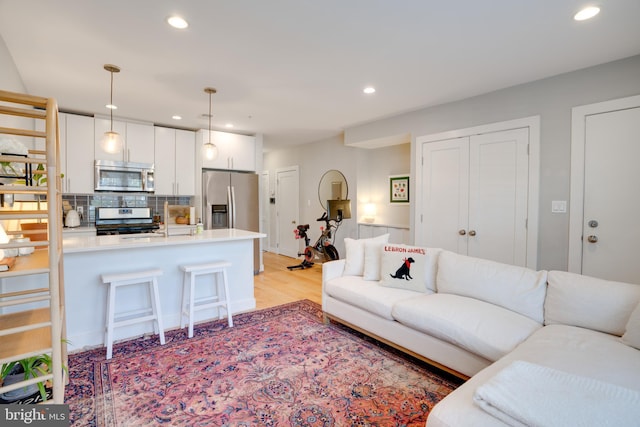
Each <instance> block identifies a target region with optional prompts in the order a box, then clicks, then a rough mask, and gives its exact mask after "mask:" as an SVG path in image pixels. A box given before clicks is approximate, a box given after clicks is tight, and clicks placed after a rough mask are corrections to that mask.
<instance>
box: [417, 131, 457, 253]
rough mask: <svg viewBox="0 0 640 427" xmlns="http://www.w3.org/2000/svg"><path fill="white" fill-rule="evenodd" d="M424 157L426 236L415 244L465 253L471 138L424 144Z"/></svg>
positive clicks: (423, 183)
mask: <svg viewBox="0 0 640 427" xmlns="http://www.w3.org/2000/svg"><path fill="white" fill-rule="evenodd" d="M422 158H423V161H424V164H423V167H422V183H421V184H422V189H423V191H424V198H423V206H422V224H423V226H422V230H423V235H422V237H421V241H420V242H416V243H418V244H421V245H424V246H429V247H434V248H443V249H447V250H450V251H453V252H457V253H462V254H466V253H467V236H466V232H467V231H466V230H467V221H468V217H469V213H468V202H469V138H466V137H465V138H454V139H449V140H444V141H437V142H429V143H425V144H423V145H422ZM462 233H464V234H462Z"/></svg>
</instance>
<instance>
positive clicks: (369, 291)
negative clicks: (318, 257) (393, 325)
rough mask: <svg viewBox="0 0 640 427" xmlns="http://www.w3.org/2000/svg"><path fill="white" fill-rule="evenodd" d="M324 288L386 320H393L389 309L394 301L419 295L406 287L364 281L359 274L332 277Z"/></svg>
mask: <svg viewBox="0 0 640 427" xmlns="http://www.w3.org/2000/svg"><path fill="white" fill-rule="evenodd" d="M324 290H325V293H327V294H328V295H329V296H331V297H333V298H335V299H338V300H341V301H344V302H346V303H349V304H351V305H353V306H355V307H358V308H361V309H363V310H366V311H368V312H370V313H373V314H376V315H378V316H381V317H383V318H385V319H388V320H393V316H391V309H392V308H393V305H394V304H395V303H396V302H398V301H401V300H403V299H411V298H415V296H416V295H421V294H419V293H417V292H414V291H408V290H406V289H395V288H385V287H383V286H380V285H379V284H378V282H370V281H366V280H363V279H362V277H359V276H342V277H338V278H336V279H332V280H330V281H328V282H327V283H325V285H324Z"/></svg>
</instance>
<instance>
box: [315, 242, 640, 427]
mask: <svg viewBox="0 0 640 427" xmlns="http://www.w3.org/2000/svg"><path fill="white" fill-rule="evenodd" d="M385 239H386V236H381V237H379V238H375V239H362V240H353V239H345V246H346V248H347V257H346V259H342V260H337V261H332V262H329V263H325V264H324V265H323V288H322V292H323V294H322V306H323V310H324V313H325V316H326V317H327V318H328V319H332V320H334V321H338V322H341V323H344V324H346V325H348V326H351V327H353V328H355V329H357V330H360V331H362V332H364V333H366V334H368V335H371V336H373V337H375V338H377V339H379V340H381V341H383V342H387V343H389V344H391V345H393V346H395V347H397V348H400V349H402V350H404V351H406V352H408V353H410V354H413V355H415V356H418V357H420V358H421V359H423V360H426V361H428V362H429V363H432V364H434V365H435V366H438V367H440V368H442V369H445V370H447V371H449V372H452V373H454V374H456V375H458V376H460V377H463V378H467V377H471V378H470V379H468V381H466V382H465V383H464V384H463V385H462V386H460V387H459V388H458V389H457V390H455V391H454V392H453V393H451V394H450V395H449V396H447V397H446V398H445V399H444V400H442V401H441V402H440V403H438V404H437V405H436V406H435V407H434V408H433V409H432V411H431V413H430V415H429V419H428V422H427V426H429V427H441V426H479V425H481V426H493V425H496V426H504V425H535V424H536V423H539V424H538V425H625V424H626V425H640V350H639V348H640V286H639V285H634V284H628V283H621V282H612V281H605V280H601V279H595V278H591V277H586V276H581V275H577V274H573V273H567V272H561V271H550V272H546V271H533V270H530V269H526V268H522V267H516V266H511V265H506V264H501V263H497V262H493V261H488V260H482V259H478V258H472V257H467V256H463V255H458V254H455V253H452V252H449V251H444V250H440V249H435V248H415V247H410V246H404V245H394V244H388V243H385ZM409 258H411V260H409ZM403 261H404V265H407V266H408V268H409V270H408V271H410V273H409V276H410V277H411V279H409V278H407V277H406V276H404V275H402V277H401V278H396V277H394V276H398V274H396V273H397V272H396V267H398V271H401V272H406V271H407V270H401V269H400V268H401V265H403ZM616 405H618V406H616ZM545 417H546V418H545ZM603 420H604V421H603ZM581 422H583V424H580V423H581ZM602 422H604V424H602Z"/></svg>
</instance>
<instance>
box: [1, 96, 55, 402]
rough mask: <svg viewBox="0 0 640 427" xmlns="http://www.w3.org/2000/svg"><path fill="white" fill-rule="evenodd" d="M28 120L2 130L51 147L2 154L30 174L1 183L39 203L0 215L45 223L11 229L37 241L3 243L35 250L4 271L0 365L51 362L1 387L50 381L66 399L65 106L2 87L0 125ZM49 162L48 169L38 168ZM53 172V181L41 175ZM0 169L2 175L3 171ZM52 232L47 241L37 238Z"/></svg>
mask: <svg viewBox="0 0 640 427" xmlns="http://www.w3.org/2000/svg"><path fill="white" fill-rule="evenodd" d="M28 119H34V120H35V121H44V124H45V126H44V129H45V130H44V131H35V130H33V129H37V128H38V126H35V125H34V120H28ZM5 123H28V125H26V126H15V127H4V126H0V136H2V135H9V136H10V137H11V138H13V139H15V140H18V141H20V142H22V143H23V144H24V145H25V146H27V147H29V146H34V147H35V146H36V144H34V142H36V141H38V140H44V141H45V144H44V146H45V149H44V150H29V154H28V155H27V157H26V158H25V157H24V156H18V155H11V154H0V162H1V163H6V162H10V163H12V164H20V165H24V170H25V175H24V176H20V177H16V178H19V179H18V180H17V181H16V183H15V184H10V185H0V195H2V196H3V199H5V200H6V197H7V196H9V197H10V196H13V198H15V199H18V198H19V199H20V200H26V201H28V202H29V203H31V202H33V203H31V204H33V205H34V206H36V208H35V209H13V208H11V207H8V206H6V204H5V206H0V221H1V222H2V223H3V224H4V223H7V222H11V223H13V224H21V223H22V222H41V223H46V226H45V227H46V228H45V229H44V230H43V229H39V230H22V229H21V228H20V227H18V228H16V229H8V230H7V234H8V235H9V236H12V235H18V234H20V235H23V236H24V237H29V236H33V237H34V239H32V241H31V242H20V243H13V242H9V243H2V242H0V249H2V250H10V249H16V248H33V249H34V251H33V253H32V254H30V255H25V256H19V257H17V259H16V263H15V265H14V266H12V267H11V268H10V269H9V270H7V271H3V272H0V365H2V364H4V363H10V362H13V361H17V360H21V359H23V358H27V357H31V356H37V355H40V354H50V355H51V358H52V365H53V366H52V367H51V371H50V373H49V374H48V375H43V376H40V377H38V378H36V379H30V380H27V381H23V382H20V383H17V384H13V385H9V386H4V387H0V393H5V392H9V391H12V390H15V389H18V388H21V387H24V386H26V385H28V384H34V383H38V382H46V381H51V382H52V384H53V386H52V387H53V390H52V391H53V395H52V399H51V400H49V401H48V402H47V403H58V404H59V403H63V402H64V386H65V382H66V380H67V379H66V378H65V369H63V368H64V367H65V366H66V365H67V350H66V344H65V342H66V341H65V331H66V327H65V308H64V277H63V274H64V268H63V259H62V218H61V213H62V211H61V206H62V193H61V190H60V188H61V186H60V184H61V178H60V172H59V170H58V159H59V152H60V142H59V139H60V136H59V131H58V106H57V103H56V101H55V99H53V98H43V97H38V96H31V95H24V94H19V93H12V92H7V91H0V125H4V124H5ZM39 165H42V166H43V167H44V170H37V168H38V166H39ZM36 173H37V174H40V175H39V176H43V175H44V176H46V177H47V180H46V183H44V182H42V181H40V182H39V181H38V180H37V179H34V175H35V174H36ZM1 175H2V174H1V173H0V177H1ZM38 184H40V185H38ZM45 232H46V236H47V238H46V240H44V241H42V240H37V241H36V240H35V236H36V235H40V236H41V235H42V234H43V233H45Z"/></svg>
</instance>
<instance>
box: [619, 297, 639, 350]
mask: <svg viewBox="0 0 640 427" xmlns="http://www.w3.org/2000/svg"><path fill="white" fill-rule="evenodd" d="M622 342H624V343H625V344H627V345H630V346H631V347H634V348H637V349H638V350H640V304H638V305H637V306H636V308H635V310H633V312H632V313H631V316H630V317H629V321H628V322H627V326H626V327H625V332H624V335H623V336H622Z"/></svg>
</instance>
